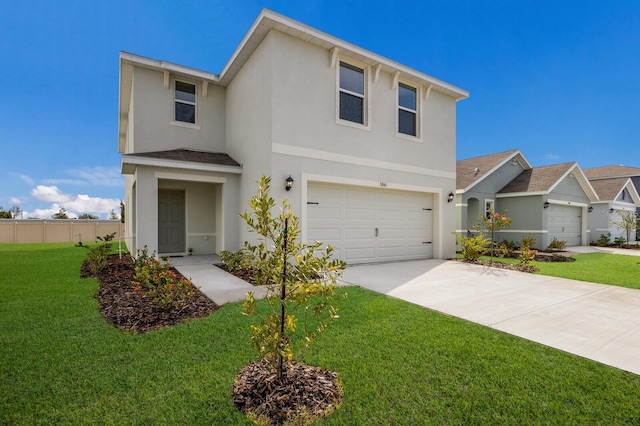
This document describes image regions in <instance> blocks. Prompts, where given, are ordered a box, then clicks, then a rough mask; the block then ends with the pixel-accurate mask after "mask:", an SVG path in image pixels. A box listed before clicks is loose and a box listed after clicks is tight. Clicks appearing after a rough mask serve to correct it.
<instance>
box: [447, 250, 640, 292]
mask: <svg viewBox="0 0 640 426" xmlns="http://www.w3.org/2000/svg"><path fill="white" fill-rule="evenodd" d="M457 257H458V258H460V259H461V258H462V255H460V254H458V255H457ZM571 257H573V258H575V259H576V261H575V262H531V266H535V267H536V268H538V269H539V271H538V272H537V273H538V274H541V275H549V276H553V277H560V278H569V279H572V280H579V281H587V282H592V283H600V284H610V285H615V286H619V287H627V288H634V289H640V256H628V255H623V254H610V253H588V254H576V255H573V256H571ZM480 259H482V260H489V257H488V256H482V257H480ZM493 261H494V262H503V263H511V264H517V263H519V261H518V259H500V258H495V257H494V258H493Z"/></svg>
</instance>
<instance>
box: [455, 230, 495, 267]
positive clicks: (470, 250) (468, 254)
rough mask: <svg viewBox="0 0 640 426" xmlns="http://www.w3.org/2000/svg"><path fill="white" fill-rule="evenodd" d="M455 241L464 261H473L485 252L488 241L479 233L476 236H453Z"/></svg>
mask: <svg viewBox="0 0 640 426" xmlns="http://www.w3.org/2000/svg"><path fill="white" fill-rule="evenodd" d="M455 235H456V240H457V241H458V243H460V252H461V253H462V256H463V257H464V260H468V261H475V260H478V258H479V257H480V256H481V255H483V254H484V253H485V252H486V251H487V247H488V246H489V244H490V241H489V240H488V239H487V238H485V237H484V235H483V234H482V232H481V233H479V234H478V235H475V236H473V235H469V236H462V235H460V234H455Z"/></svg>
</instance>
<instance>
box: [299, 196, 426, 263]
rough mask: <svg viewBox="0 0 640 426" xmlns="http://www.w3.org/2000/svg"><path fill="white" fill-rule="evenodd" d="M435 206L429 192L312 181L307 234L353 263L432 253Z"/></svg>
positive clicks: (422, 255)
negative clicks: (331, 247)
mask: <svg viewBox="0 0 640 426" xmlns="http://www.w3.org/2000/svg"><path fill="white" fill-rule="evenodd" d="M432 208H433V196H432V195H431V194H425V193H418V192H408V191H395V190H385V189H373V188H371V189H370V188H362V187H353V186H345V185H329V184H310V185H309V188H308V193H307V239H308V240H309V241H310V242H311V241H322V242H323V243H326V244H330V245H332V246H334V247H335V248H336V255H337V257H339V258H340V259H343V260H345V261H347V262H348V263H350V264H352V263H366V262H383V261H392V260H405V259H425V258H430V257H432V256H433V254H432V235H433V211H432Z"/></svg>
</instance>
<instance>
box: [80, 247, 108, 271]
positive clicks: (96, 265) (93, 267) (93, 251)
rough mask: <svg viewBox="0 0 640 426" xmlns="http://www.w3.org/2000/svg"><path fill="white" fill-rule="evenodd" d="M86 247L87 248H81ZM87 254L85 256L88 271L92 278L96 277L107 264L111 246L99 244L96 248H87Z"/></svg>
mask: <svg viewBox="0 0 640 426" xmlns="http://www.w3.org/2000/svg"><path fill="white" fill-rule="evenodd" d="M83 247H87V246H83ZM87 249H88V250H89V254H88V255H87V262H88V264H89V270H90V271H91V273H92V274H93V275H94V276H97V275H98V274H99V273H100V271H102V268H104V266H105V265H106V264H107V255H108V254H109V251H111V246H107V245H106V244H101V245H99V246H98V247H94V248H89V247H87Z"/></svg>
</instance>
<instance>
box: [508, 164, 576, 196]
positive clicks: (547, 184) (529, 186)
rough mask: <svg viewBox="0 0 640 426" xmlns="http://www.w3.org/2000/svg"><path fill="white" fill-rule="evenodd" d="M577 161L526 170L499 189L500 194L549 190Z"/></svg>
mask: <svg viewBox="0 0 640 426" xmlns="http://www.w3.org/2000/svg"><path fill="white" fill-rule="evenodd" d="M575 165H576V163H575V162H574V163H562V164H553V165H551V166H542V167H534V168H532V169H529V170H525V171H523V172H522V173H520V174H519V175H518V177H516V178H515V179H514V180H512V181H511V182H509V183H508V184H507V185H505V187H504V188H502V189H501V190H500V191H498V194H509V193H518V192H540V191H548V190H549V189H550V188H551V187H552V186H553V185H554V184H555V183H556V182H558V181H559V180H560V178H561V177H562V176H563V175H564V174H565V173H567V171H569V169H571V168H572V167H573V166H575Z"/></svg>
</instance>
